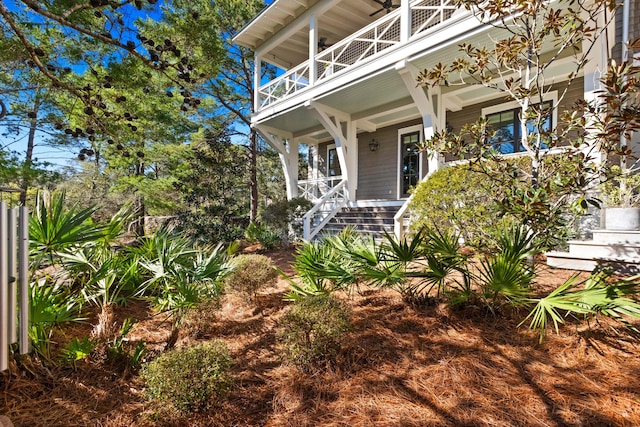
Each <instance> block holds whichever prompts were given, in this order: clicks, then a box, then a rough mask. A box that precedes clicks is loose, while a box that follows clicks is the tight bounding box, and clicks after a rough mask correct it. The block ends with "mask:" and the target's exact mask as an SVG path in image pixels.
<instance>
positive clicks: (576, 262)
mask: <svg viewBox="0 0 640 427" xmlns="http://www.w3.org/2000/svg"><path fill="white" fill-rule="evenodd" d="M546 256H547V265H549V266H551V267H557V268H566V269H570V270H583V271H593V270H594V269H595V268H596V267H597V266H598V265H600V266H610V267H612V268H614V269H615V270H616V271H619V272H621V273H628V274H639V273H640V231H614V230H594V231H593V240H588V241H583V240H571V241H569V252H547V253H546Z"/></svg>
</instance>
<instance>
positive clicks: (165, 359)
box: [141, 341, 232, 413]
mask: <svg viewBox="0 0 640 427" xmlns="http://www.w3.org/2000/svg"><path fill="white" fill-rule="evenodd" d="M231 363H232V359H231V356H230V355H229V352H228V350H227V348H226V347H225V345H224V344H223V343H221V342H219V341H214V342H212V343H207V344H201V345H196V346H193V347H188V348H183V349H175V350H171V351H168V352H166V353H164V354H162V355H161V356H160V357H158V358H157V359H155V360H153V361H152V362H151V363H149V364H148V365H147V366H145V367H144V368H143V370H142V372H141V375H142V378H143V379H144V380H145V381H146V386H147V389H146V393H147V394H148V396H149V397H151V398H153V399H159V400H160V401H163V402H165V403H169V404H171V405H172V406H173V407H174V408H175V409H176V410H178V411H179V412H182V413H188V412H198V411H202V410H205V409H207V408H208V407H210V406H211V405H212V404H213V403H214V402H215V400H214V399H215V397H221V396H224V395H225V394H226V392H227V391H228V390H229V388H230V387H231V383H232V381H231V377H230V375H229V373H228V371H229V368H230V367H231Z"/></svg>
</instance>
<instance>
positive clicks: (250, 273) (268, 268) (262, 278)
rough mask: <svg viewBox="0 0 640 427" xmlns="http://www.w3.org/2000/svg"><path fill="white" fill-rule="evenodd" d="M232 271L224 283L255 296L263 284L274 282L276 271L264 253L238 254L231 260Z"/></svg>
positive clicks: (251, 296)
mask: <svg viewBox="0 0 640 427" xmlns="http://www.w3.org/2000/svg"><path fill="white" fill-rule="evenodd" d="M231 266H232V269H233V270H232V272H231V274H230V275H229V276H228V277H227V278H226V280H225V284H226V285H227V286H228V287H229V288H231V289H233V290H234V291H237V292H241V293H244V294H246V295H248V296H249V298H250V299H251V298H253V297H255V295H256V293H257V292H258V290H259V289H260V288H262V287H263V286H267V285H271V284H273V283H275V281H276V279H277V278H278V273H277V272H276V270H275V269H274V268H273V263H272V262H271V259H270V258H269V257H266V256H264V255H238V256H237V257H235V258H234V259H233V260H232V262H231Z"/></svg>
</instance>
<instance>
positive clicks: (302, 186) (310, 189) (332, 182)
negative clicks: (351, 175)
mask: <svg viewBox="0 0 640 427" xmlns="http://www.w3.org/2000/svg"><path fill="white" fill-rule="evenodd" d="M340 181H342V175H337V176H330V177H326V178H315V179H301V180H298V196H299V197H304V198H305V199H307V200H310V201H311V202H313V203H318V202H319V201H320V199H321V198H322V196H323V195H324V194H327V193H328V192H329V191H331V189H332V188H333V187H335V186H336V185H338V184H339V183H340Z"/></svg>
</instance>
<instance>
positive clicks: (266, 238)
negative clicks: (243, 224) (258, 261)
mask: <svg viewBox="0 0 640 427" xmlns="http://www.w3.org/2000/svg"><path fill="white" fill-rule="evenodd" d="M244 237H245V238H246V239H247V240H248V241H250V242H259V243H260V245H261V246H262V248H263V249H266V250H272V249H278V248H279V247H280V246H281V245H282V238H281V237H280V235H279V234H278V233H277V232H275V231H273V230H271V229H270V228H269V227H266V226H264V225H262V224H258V223H256V222H252V223H251V224H249V226H248V227H247V229H246V230H245V232H244Z"/></svg>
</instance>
